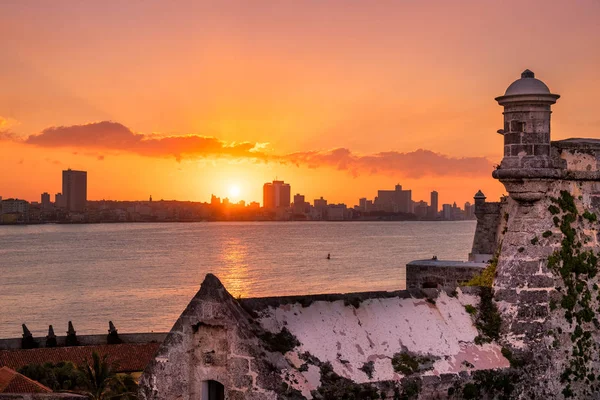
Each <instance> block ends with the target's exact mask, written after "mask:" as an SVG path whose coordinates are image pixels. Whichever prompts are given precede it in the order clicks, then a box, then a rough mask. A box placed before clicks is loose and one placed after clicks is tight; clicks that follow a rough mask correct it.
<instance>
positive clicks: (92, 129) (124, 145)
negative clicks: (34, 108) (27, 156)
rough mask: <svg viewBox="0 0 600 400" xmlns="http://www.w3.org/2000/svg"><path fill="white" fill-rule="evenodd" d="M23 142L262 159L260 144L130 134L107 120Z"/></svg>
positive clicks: (60, 128) (56, 130)
mask: <svg viewBox="0 0 600 400" xmlns="http://www.w3.org/2000/svg"><path fill="white" fill-rule="evenodd" d="M25 142H26V143H28V144H32V145H36V146H40V147H71V148H85V149H93V150H109V151H110V150H112V151H126V152H130V153H135V154H139V155H142V156H148V157H169V156H172V157H175V158H176V159H177V160H181V159H182V158H184V157H190V158H198V157H208V156H233V157H252V158H262V157H263V156H264V153H263V152H262V151H256V149H260V147H257V145H258V146H260V144H256V143H249V142H242V143H225V142H223V141H221V140H219V139H217V138H214V137H209V136H200V135H183V136H158V135H142V134H138V133H134V132H132V131H131V130H130V129H129V128H127V127H126V126H124V125H122V124H120V123H118V122H111V121H103V122H94V123H90V124H85V125H72V126H58V127H51V128H47V129H44V130H43V131H42V132H41V133H40V134H38V135H31V136H29V137H28V138H27V139H26V140H25Z"/></svg>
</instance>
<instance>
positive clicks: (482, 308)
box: [475, 287, 502, 344]
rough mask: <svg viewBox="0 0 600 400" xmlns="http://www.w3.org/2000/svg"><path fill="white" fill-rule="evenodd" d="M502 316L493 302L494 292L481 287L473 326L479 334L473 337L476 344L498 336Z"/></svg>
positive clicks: (488, 288) (496, 338)
mask: <svg viewBox="0 0 600 400" xmlns="http://www.w3.org/2000/svg"><path fill="white" fill-rule="evenodd" d="M501 325H502V318H501V316H500V313H499V312H498V307H497V306H496V303H494V292H493V290H492V288H490V287H482V288H480V291H479V313H478V314H477V320H476V321H475V326H476V327H477V330H478V331H479V335H478V336H477V337H476V338H475V343H476V344H482V343H489V342H491V341H493V340H498V339H499V338H500V326H501Z"/></svg>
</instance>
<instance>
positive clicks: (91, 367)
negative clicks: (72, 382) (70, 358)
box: [81, 352, 137, 400]
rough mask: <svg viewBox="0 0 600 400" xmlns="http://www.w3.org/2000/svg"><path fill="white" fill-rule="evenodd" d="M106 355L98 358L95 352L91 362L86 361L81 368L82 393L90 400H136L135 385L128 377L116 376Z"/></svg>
mask: <svg viewBox="0 0 600 400" xmlns="http://www.w3.org/2000/svg"><path fill="white" fill-rule="evenodd" d="M106 358H107V355H104V357H102V358H100V355H99V354H98V353H97V352H93V353H92V362H91V363H90V362H88V361H87V360H86V362H85V365H84V366H83V368H81V374H82V379H81V386H82V389H83V390H82V393H83V394H84V395H86V396H88V397H89V398H90V399H91V400H108V399H120V400H126V399H127V400H129V399H136V398H137V396H136V392H137V384H136V383H135V381H134V380H133V378H131V376H130V375H117V374H116V373H115V370H114V368H113V366H112V365H111V364H109V363H108V361H107V360H106Z"/></svg>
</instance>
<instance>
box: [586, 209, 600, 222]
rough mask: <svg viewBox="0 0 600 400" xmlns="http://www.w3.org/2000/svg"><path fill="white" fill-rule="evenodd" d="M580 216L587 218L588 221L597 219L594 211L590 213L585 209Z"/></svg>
mask: <svg viewBox="0 0 600 400" xmlns="http://www.w3.org/2000/svg"><path fill="white" fill-rule="evenodd" d="M582 217H583V218H585V219H587V220H588V221H590V222H596V221H597V220H598V217H597V216H596V213H591V212H589V211H587V210H586V211H585V212H584V213H583V214H582Z"/></svg>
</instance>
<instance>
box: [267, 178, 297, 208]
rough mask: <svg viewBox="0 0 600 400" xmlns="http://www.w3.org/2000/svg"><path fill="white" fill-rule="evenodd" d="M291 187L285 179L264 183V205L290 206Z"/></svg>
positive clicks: (269, 206) (268, 206) (272, 206)
mask: <svg viewBox="0 0 600 400" xmlns="http://www.w3.org/2000/svg"><path fill="white" fill-rule="evenodd" d="M290 199H291V188H290V185H289V183H285V182H284V181H273V182H272V183H265V184H264V185H263V207H264V208H266V209H276V208H287V207H289V206H290Z"/></svg>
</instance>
